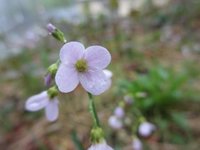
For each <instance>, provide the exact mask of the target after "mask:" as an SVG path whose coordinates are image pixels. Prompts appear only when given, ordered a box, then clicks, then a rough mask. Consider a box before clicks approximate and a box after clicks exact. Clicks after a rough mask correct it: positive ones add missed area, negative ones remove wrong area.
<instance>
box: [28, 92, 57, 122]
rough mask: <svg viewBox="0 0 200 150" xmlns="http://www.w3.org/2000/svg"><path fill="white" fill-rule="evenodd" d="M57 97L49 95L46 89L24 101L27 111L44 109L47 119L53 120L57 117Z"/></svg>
mask: <svg viewBox="0 0 200 150" xmlns="http://www.w3.org/2000/svg"><path fill="white" fill-rule="evenodd" d="M58 104H59V102H58V99H57V97H51V96H50V95H49V94H48V92H47V91H43V92H41V93H40V94H37V95H34V96H31V97H30V98H28V100H27V101H26V103H25V108H26V110H28V111H32V112H34V111H39V110H41V109H45V115H46V118H47V120H48V121H55V120H57V118H58V113H59V109H58Z"/></svg>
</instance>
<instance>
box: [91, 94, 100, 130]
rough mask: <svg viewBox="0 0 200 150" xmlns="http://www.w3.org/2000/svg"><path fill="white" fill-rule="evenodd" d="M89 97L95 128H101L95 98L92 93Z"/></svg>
mask: <svg viewBox="0 0 200 150" xmlns="http://www.w3.org/2000/svg"><path fill="white" fill-rule="evenodd" d="M88 97H89V111H90V113H91V115H92V119H93V123H94V127H100V123H99V118H98V115H97V112H96V108H95V104H94V100H93V96H92V94H91V93H88Z"/></svg>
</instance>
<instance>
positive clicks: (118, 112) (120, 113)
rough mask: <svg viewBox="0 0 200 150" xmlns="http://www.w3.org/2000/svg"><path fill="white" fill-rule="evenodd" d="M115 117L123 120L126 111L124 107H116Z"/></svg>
mask: <svg viewBox="0 0 200 150" xmlns="http://www.w3.org/2000/svg"><path fill="white" fill-rule="evenodd" d="M114 115H115V116H116V117H118V118H123V117H124V115H125V113H124V109H123V108H122V107H116V108H115V111H114Z"/></svg>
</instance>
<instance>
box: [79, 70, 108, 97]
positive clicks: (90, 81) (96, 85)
mask: <svg viewBox="0 0 200 150" xmlns="http://www.w3.org/2000/svg"><path fill="white" fill-rule="evenodd" d="M79 80H80V82H81V84H82V86H83V87H84V89H85V90H86V91H88V92H89V93H91V94H93V95H100V94H101V93H103V92H105V91H106V90H107V89H108V86H109V84H110V83H109V82H108V80H107V78H106V76H105V74H104V73H103V71H97V70H96V71H94V70H90V71H88V72H86V73H81V74H79Z"/></svg>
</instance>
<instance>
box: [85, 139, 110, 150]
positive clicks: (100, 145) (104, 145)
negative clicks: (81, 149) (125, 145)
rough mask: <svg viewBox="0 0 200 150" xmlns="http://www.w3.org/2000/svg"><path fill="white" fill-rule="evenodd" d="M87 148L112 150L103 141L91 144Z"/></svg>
mask: <svg viewBox="0 0 200 150" xmlns="http://www.w3.org/2000/svg"><path fill="white" fill-rule="evenodd" d="M88 150H114V149H113V148H112V147H110V146H109V145H108V144H107V143H106V142H105V141H103V142H101V143H97V144H92V145H91V146H90V147H89V148H88Z"/></svg>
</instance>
